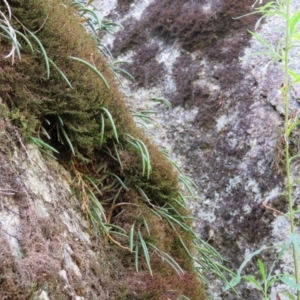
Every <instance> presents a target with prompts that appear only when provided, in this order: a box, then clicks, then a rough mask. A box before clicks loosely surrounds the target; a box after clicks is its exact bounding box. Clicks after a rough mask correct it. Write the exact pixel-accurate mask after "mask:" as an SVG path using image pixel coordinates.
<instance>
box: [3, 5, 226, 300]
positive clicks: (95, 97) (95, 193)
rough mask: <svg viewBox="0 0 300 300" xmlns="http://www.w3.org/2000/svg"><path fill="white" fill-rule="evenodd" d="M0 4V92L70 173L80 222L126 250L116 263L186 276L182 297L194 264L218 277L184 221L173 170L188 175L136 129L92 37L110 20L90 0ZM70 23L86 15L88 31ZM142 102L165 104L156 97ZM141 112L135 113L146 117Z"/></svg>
mask: <svg viewBox="0 0 300 300" xmlns="http://www.w3.org/2000/svg"><path fill="white" fill-rule="evenodd" d="M74 8H75V9H74ZM5 11H6V12H7V13H5ZM0 12H1V13H0V34H1V39H0V51H1V53H2V52H4V51H7V49H9V54H8V55H7V56H6V59H7V58H11V62H12V63H14V64H15V65H14V68H12V67H11V64H10V63H9V62H8V61H7V60H5V59H4V60H3V59H0V68H1V69H3V76H1V77H0V89H1V90H3V91H6V87H7V86H9V91H10V93H5V92H3V101H4V103H5V104H6V105H7V106H9V107H11V111H10V119H11V121H12V122H13V123H14V124H15V125H17V126H19V127H21V129H22V134H23V137H24V138H25V139H27V140H29V141H31V142H33V143H34V144H35V145H37V147H38V148H39V149H40V150H41V151H42V152H45V153H46V154H47V155H50V156H51V157H52V158H58V159H59V161H60V162H62V163H63V164H64V166H66V167H67V168H68V169H69V171H70V172H71V173H72V175H73V178H74V179H73V188H74V192H75V194H76V195H77V196H78V197H79V198H80V199H81V201H82V205H81V207H82V211H83V213H84V214H85V216H86V218H87V220H88V221H89V225H90V230H91V231H92V230H93V231H97V230H98V231H99V232H100V233H102V235H103V236H104V237H105V238H106V240H107V242H108V243H111V244H113V245H116V246H117V248H118V251H119V250H120V249H121V251H124V252H126V254H124V253H123V252H121V254H120V260H121V261H122V262H123V261H124V265H125V264H126V259H127V255H128V253H129V254H130V255H133V256H134V260H135V263H134V264H135V269H136V271H139V270H145V269H147V270H148V271H149V273H150V275H151V277H153V278H154V277H159V278H163V275H165V274H168V275H170V274H174V275H172V276H176V278H177V277H179V279H176V280H180V277H181V276H188V275H191V278H190V282H191V283H190V284H191V285H192V286H193V288H191V290H190V291H185V293H184V294H185V295H186V296H184V295H181V296H180V297H181V298H182V299H188V297H190V296H189V295H190V294H191V295H194V294H195V291H198V290H202V285H201V283H200V282H199V281H198V280H196V279H193V278H194V277H193V274H195V272H198V275H199V277H200V278H201V279H202V280H204V276H203V270H205V271H207V272H208V271H212V272H214V273H215V274H217V275H218V276H220V277H221V278H222V279H224V280H226V279H225V276H224V275H223V271H226V272H228V271H229V270H227V269H226V268H224V267H221V265H219V263H217V262H215V260H218V261H220V260H222V258H221V257H220V255H219V254H218V253H217V252H216V250H215V249H213V248H212V247H211V246H210V245H209V244H207V243H205V242H204V241H203V240H201V239H200V238H199V237H198V236H197V235H196V234H195V232H194V231H193V230H192V228H191V222H192V220H193V219H192V218H191V217H189V215H188V209H187V205H186V202H187V197H185V196H183V194H182V193H180V189H179V185H178V179H179V180H180V181H181V182H182V184H183V186H185V187H186V189H187V190H188V191H189V194H190V196H194V193H193V190H194V189H195V185H194V183H193V182H192V181H191V180H190V179H188V178H187V177H186V176H185V175H184V173H183V172H182V171H181V169H180V168H179V167H178V166H177V165H176V164H175V163H174V162H173V161H172V160H168V159H166V157H165V156H164V155H163V154H162V153H161V152H160V151H159V150H158V149H157V148H156V147H155V146H154V145H153V144H151V142H149V140H148V139H147V138H146V137H144V135H143V132H141V131H140V130H139V128H138V127H137V126H136V125H135V123H134V122H133V120H132V115H131V114H130V112H129V111H128V110H127V108H126V106H125V104H124V101H123V98H122V95H121V93H120V92H119V90H118V85H117V82H116V81H115V79H114V74H113V73H112V72H111V71H110V70H109V65H110V66H111V68H112V70H113V72H115V73H124V74H125V75H127V76H129V77H130V74H127V73H126V72H123V71H122V69H119V68H117V67H116V64H117V63H115V62H114V61H113V58H112V57H110V56H109V55H108V54H107V53H108V52H107V51H106V52H105V53H104V51H103V47H102V46H101V43H100V40H99V30H105V31H107V32H109V33H112V30H113V28H114V27H115V26H119V25H118V24H115V23H113V22H108V21H103V20H100V19H99V17H98V15H97V12H96V11H95V9H94V8H93V6H91V1H88V3H85V1H79V0H78V1H73V3H70V2H68V1H66V2H65V4H64V5H61V1H60V0H51V1H47V5H46V4H45V1H42V0H33V1H21V0H16V1H14V5H13V6H12V7H10V6H9V5H8V4H7V2H6V1H4V4H0ZM7 14H8V17H7ZM76 14H77V15H79V17H80V18H79V19H78V18H75V17H74V16H75V15H76ZM12 16H14V18H12ZM12 20H13V21H12ZM15 20H18V21H15ZM78 23H79V24H82V23H86V24H85V25H87V26H88V27H89V33H90V35H91V36H92V38H91V37H90V35H89V34H87V32H86V29H85V28H84V27H83V26H79V24H78ZM19 37H20V40H19V39H18V38H19ZM79 37H80V38H79ZM61 41H63V43H62V42H61ZM98 50H100V51H102V54H103V53H104V54H105V55H106V56H107V57H108V59H109V63H108V62H107V61H106V60H105V59H104V58H103V55H102V54H101V53H99V52H98ZM15 56H17V57H18V61H16V60H15ZM70 58H71V59H70ZM41 62H42V63H41ZM99 79H100V80H99ZM16 82H17V83H16ZM151 101H158V102H161V103H163V104H165V105H167V106H169V105H170V103H169V101H168V100H166V99H163V98H152V99H151ZM151 114H152V112H151V113H150V112H145V111H144V112H139V113H136V117H139V118H142V119H143V120H146V121H147V122H148V121H150V122H151V118H150V116H149V115H151ZM45 140H46V141H45ZM136 154H138V157H137V155H136ZM175 169H177V171H179V173H180V174H179V176H178V174H177V171H176V170H175ZM193 186H194V187H193ZM195 250H196V252H197V254H195V253H194V252H195ZM155 258H156V261H155V262H154V263H153V260H154V259H155ZM158 259H159V261H160V263H159V264H157V261H158ZM163 262H164V263H163ZM195 263H196V264H197V267H195V266H194V264H195ZM130 271H131V270H130V269H129V270H128V273H129V272H130ZM172 276H171V275H170V277H171V278H173V277H172ZM165 277H168V276H165ZM164 280H167V279H164ZM176 280H175V279H174V282H177V281H176ZM149 284H150V283H149ZM173 284H174V283H173ZM173 288H174V289H177V286H176V285H174V286H173ZM201 294H203V292H201ZM158 297H160V295H158V296H157V299H158ZM193 297H194V298H191V297H190V299H196V298H195V297H198V296H193ZM197 300H198V299H197Z"/></svg>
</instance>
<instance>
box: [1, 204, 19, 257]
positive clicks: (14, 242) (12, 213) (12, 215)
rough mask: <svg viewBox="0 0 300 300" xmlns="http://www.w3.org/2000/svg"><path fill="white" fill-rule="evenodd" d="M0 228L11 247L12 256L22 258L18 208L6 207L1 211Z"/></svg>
mask: <svg viewBox="0 0 300 300" xmlns="http://www.w3.org/2000/svg"><path fill="white" fill-rule="evenodd" d="M0 227H1V231H2V233H4V236H5V238H6V240H7V241H8V243H9V245H10V248H11V253H12V255H13V256H14V257H16V258H20V257H21V256H22V252H21V245H20V243H19V237H20V234H21V232H20V217H19V210H18V207H17V206H13V205H6V208H5V209H4V210H2V211H0Z"/></svg>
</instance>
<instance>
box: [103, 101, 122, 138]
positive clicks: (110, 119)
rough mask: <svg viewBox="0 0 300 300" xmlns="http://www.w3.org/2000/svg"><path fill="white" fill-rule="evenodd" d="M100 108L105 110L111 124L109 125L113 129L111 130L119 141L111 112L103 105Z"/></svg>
mask: <svg viewBox="0 0 300 300" xmlns="http://www.w3.org/2000/svg"><path fill="white" fill-rule="evenodd" d="M100 110H103V111H104V112H105V114H106V115H107V117H108V119H109V122H110V124H111V127H112V129H113V132H114V135H115V139H116V141H117V142H118V143H119V138H118V132H117V128H116V125H115V122H114V120H113V117H112V115H111V113H110V112H109V111H108V109H106V108H105V107H101V108H100Z"/></svg>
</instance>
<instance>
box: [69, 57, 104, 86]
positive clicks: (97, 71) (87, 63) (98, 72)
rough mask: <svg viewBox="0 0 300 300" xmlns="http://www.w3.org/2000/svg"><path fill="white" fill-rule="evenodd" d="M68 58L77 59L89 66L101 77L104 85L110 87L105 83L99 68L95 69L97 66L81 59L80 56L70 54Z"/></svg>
mask: <svg viewBox="0 0 300 300" xmlns="http://www.w3.org/2000/svg"><path fill="white" fill-rule="evenodd" d="M70 58H71V59H73V60H76V61H79V62H81V63H82V64H84V65H86V66H87V67H89V68H90V69H91V70H92V71H93V72H95V73H96V74H97V75H98V76H99V77H100V78H101V80H102V81H103V83H104V84H105V86H106V87H107V88H108V89H110V87H109V84H108V83H107V81H106V79H105V77H104V76H103V75H102V73H101V72H100V71H99V70H97V68H95V67H94V66H93V65H91V64H90V63H89V62H87V61H86V60H84V59H81V58H78V57H74V56H70Z"/></svg>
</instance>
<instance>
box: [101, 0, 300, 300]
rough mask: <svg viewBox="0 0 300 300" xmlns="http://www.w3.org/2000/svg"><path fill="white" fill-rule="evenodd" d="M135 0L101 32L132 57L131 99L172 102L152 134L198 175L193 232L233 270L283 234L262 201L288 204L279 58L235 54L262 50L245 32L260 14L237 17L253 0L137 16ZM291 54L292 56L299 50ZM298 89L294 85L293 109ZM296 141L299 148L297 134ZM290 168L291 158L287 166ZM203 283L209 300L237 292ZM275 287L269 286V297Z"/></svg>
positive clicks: (163, 5) (272, 21) (267, 32)
mask: <svg viewBox="0 0 300 300" xmlns="http://www.w3.org/2000/svg"><path fill="white" fill-rule="evenodd" d="M141 2H143V1H135V2H134V3H133V4H132V5H131V8H130V9H129V10H122V7H121V6H120V5H118V6H116V10H113V11H111V14H110V16H112V17H113V18H114V19H115V20H116V21H118V20H120V22H121V23H122V24H123V25H124V27H125V30H124V31H120V32H119V33H118V34H117V36H116V38H115V39H112V38H107V40H106V41H107V44H108V45H113V46H111V48H112V51H113V53H114V54H115V55H116V56H117V57H118V58H119V57H120V58H121V59H125V60H126V59H127V60H128V61H129V62H130V66H129V67H128V70H129V71H130V72H132V74H133V75H134V76H135V77H136V81H135V82H133V83H130V82H128V83H127V85H126V87H125V91H126V95H127V99H128V103H129V105H130V106H131V107H134V108H137V107H139V108H140V109H143V108H145V107H147V105H148V104H146V105H145V104H140V103H141V101H140V99H141V98H143V99H145V100H146V99H148V98H150V97H153V96H163V97H166V98H168V99H170V100H171V102H172V104H173V105H174V107H173V108H172V109H170V110H167V109H164V108H162V107H161V106H157V107H156V108H157V115H156V117H157V120H158V121H159V123H160V124H161V125H162V127H163V129H164V131H163V132H162V133H158V131H157V130H154V131H152V132H151V130H149V131H150V135H152V138H153V140H155V141H156V142H157V143H158V144H159V145H160V146H161V147H165V148H168V149H172V151H173V155H175V156H176V159H177V160H178V161H179V164H180V165H182V166H184V169H185V171H187V172H188V173H189V174H190V175H191V177H192V178H193V179H194V180H195V182H196V183H197V185H198V187H199V190H200V193H199V198H200V199H199V201H197V202H196V203H192V204H191V207H192V209H193V213H194V215H195V216H196V218H197V221H196V222H195V226H196V228H197V231H198V233H199V234H200V235H201V236H202V237H203V238H204V239H206V240H207V241H209V242H210V243H211V244H212V245H214V246H215V247H217V249H219V250H220V252H221V253H222V255H223V256H224V257H225V258H226V259H227V260H228V266H229V267H230V268H232V269H233V270H237V268H238V267H239V265H240V264H241V263H242V261H243V260H244V258H245V257H246V256H247V255H248V254H249V253H251V252H252V251H254V250H257V249H259V248H261V247H264V246H272V245H274V244H277V243H282V242H283V241H284V240H285V238H286V237H287V236H288V232H289V224H288V221H287V220H286V219H285V218H284V217H282V216H280V215H278V214H277V213H275V212H274V211H271V210H268V209H266V208H265V207H264V206H263V202H264V203H266V201H267V203H268V205H269V206H270V207H272V208H273V209H276V210H279V211H281V212H283V213H285V212H287V204H286V199H285V197H284V195H283V191H284V184H285V180H284V175H283V174H282V172H281V171H280V168H281V167H280V166H281V158H282V155H281V151H282V138H283V137H282V125H283V116H282V114H283V103H282V99H281V96H280V86H281V84H282V73H281V69H280V66H281V64H280V62H275V65H270V66H269V68H268V70H267V72H265V66H266V64H267V62H268V61H267V59H266V58H264V57H261V56H257V57H252V56H251V57H248V58H247V59H245V60H243V61H242V60H241V58H242V57H243V56H244V54H245V53H246V54H250V53H252V52H255V51H258V50H261V49H262V46H261V45H259V43H258V42H256V41H253V40H252V39H251V36H250V34H248V33H247V30H248V29H250V30H253V28H254V25H255V22H256V20H257V18H258V17H259V16H255V15H250V16H247V17H244V18H241V19H234V17H239V16H241V15H245V14H247V13H249V12H251V11H252V9H253V8H252V7H251V5H252V4H253V2H254V1H252V0H250V1H196V2H195V1H188V0H186V1H174V0H173V1H167V0H166V1H158V0H157V1H155V0H154V1H151V2H150V3H149V4H148V6H147V7H143V10H142V11H140V15H141V17H139V18H135V14H134V11H135V7H137V6H139V5H140V3H141ZM293 7H294V9H296V8H297V7H299V1H293ZM282 28H283V24H280V23H279V21H278V19H276V18H271V17H270V18H269V19H268V21H267V22H265V23H263V24H262V25H261V27H260V29H259V32H260V33H261V34H262V36H263V37H264V38H266V39H267V40H269V41H270V42H271V43H272V44H273V45H276V43H277V42H278V37H279V35H278V32H281V31H282ZM104 40H105V39H104ZM143 58H147V59H144V60H143ZM293 61H294V62H295V65H297V64H299V63H298V62H299V56H298V57H297V54H296V53H295V54H293ZM154 70H155V71H154ZM160 70H163V71H160ZM155 73H156V75H155ZM153 74H154V77H155V76H156V79H155V78H153ZM144 79H145V80H144ZM149 81H150V82H149ZM298 95H299V91H298V90H297V89H294V90H292V99H291V107H292V110H294V111H295V112H297V111H299V103H298V102H297V99H298V98H299V96H298ZM153 107H155V106H153V105H152V108H153ZM293 145H294V148H295V149H294V151H298V150H297V149H299V146H298V145H299V143H298V142H297V138H296V137H294V141H293ZM297 170H298V167H297V166H294V170H293V172H294V174H297ZM275 257H276V251H270V252H266V253H263V254H261V258H262V259H263V260H264V261H265V262H266V264H267V266H269V265H270V264H271V263H272V262H273V261H274V259H275ZM284 265H286V266H287V267H285V266H284ZM286 268H287V269H288V270H290V268H291V264H290V258H289V254H287V255H285V257H284V258H283V262H282V264H280V265H279V266H278V269H277V270H276V272H281V271H285V270H286ZM246 272H247V273H250V274H251V273H252V274H256V273H257V267H256V266H255V265H251V264H250V265H249V267H248V268H247V269H246ZM209 283H210V286H209V292H210V294H211V297H212V299H214V300H217V299H237V297H238V296H236V295H235V294H233V293H231V292H225V293H223V291H222V284H221V282H220V281H219V280H217V279H214V278H209ZM280 288H282V286H281V287H279V286H278V287H277V288H274V290H273V295H275V294H276V290H277V291H278V289H280ZM239 290H240V295H239V297H238V298H239V299H251V300H252V299H253V300H257V299H259V298H260V296H259V294H258V292H257V291H256V290H255V288H254V287H253V286H251V285H247V284H245V285H243V286H241V287H240V289H239Z"/></svg>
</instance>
